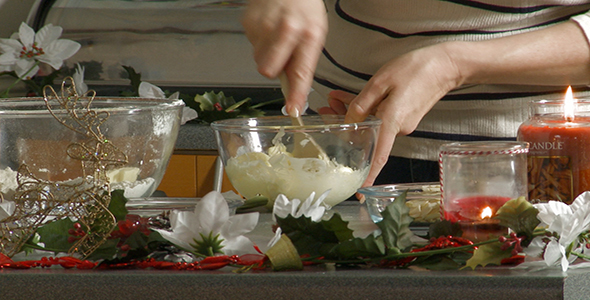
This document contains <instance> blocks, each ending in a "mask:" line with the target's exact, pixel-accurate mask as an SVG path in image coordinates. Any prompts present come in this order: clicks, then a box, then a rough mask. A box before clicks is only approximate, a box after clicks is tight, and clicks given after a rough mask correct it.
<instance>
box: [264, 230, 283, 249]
mask: <svg viewBox="0 0 590 300" xmlns="http://www.w3.org/2000/svg"><path fill="white" fill-rule="evenodd" d="M282 234H283V230H282V229H281V227H279V228H277V231H275V236H273V237H272V239H270V241H268V245H267V248H268V249H270V248H272V246H274V245H275V244H276V243H277V242H278V241H279V240H280V239H281V235H282Z"/></svg>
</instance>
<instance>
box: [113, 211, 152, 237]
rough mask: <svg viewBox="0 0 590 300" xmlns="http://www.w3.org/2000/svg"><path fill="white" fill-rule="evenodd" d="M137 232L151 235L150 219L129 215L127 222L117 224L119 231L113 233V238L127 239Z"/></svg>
mask: <svg viewBox="0 0 590 300" xmlns="http://www.w3.org/2000/svg"><path fill="white" fill-rule="evenodd" d="M136 231H139V232H141V233H143V234H145V235H150V232H151V231H150V228H149V219H148V218H143V217H140V216H138V215H127V216H126V217H125V220H121V221H119V222H117V229H115V230H113V232H111V238H114V239H116V238H121V239H125V238H128V237H129V236H131V235H132V234H133V233H135V232H136Z"/></svg>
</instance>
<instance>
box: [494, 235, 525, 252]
mask: <svg viewBox="0 0 590 300" xmlns="http://www.w3.org/2000/svg"><path fill="white" fill-rule="evenodd" d="M523 240H524V237H518V236H517V235H516V233H514V232H511V233H510V237H509V238H507V237H505V236H500V237H499V238H498V241H499V242H500V243H503V244H502V247H500V249H501V250H507V249H508V248H510V247H514V248H513V249H512V255H513V256H514V255H517V254H518V253H520V252H522V250H523V248H522V245H521V243H522V241H523Z"/></svg>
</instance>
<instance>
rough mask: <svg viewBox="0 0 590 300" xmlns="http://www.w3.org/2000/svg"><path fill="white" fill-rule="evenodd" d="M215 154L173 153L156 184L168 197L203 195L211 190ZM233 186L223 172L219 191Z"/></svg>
mask: <svg viewBox="0 0 590 300" xmlns="http://www.w3.org/2000/svg"><path fill="white" fill-rule="evenodd" d="M216 159H217V156H216V155H194V154H174V155H172V157H171V158H170V163H169V164H168V168H167V169H166V174H164V178H162V182H161V183H160V185H159V186H158V190H159V191H163V192H165V193H166V195H167V196H168V197H203V196H205V195H206V194H207V193H209V192H211V191H212V190H213V183H214V180H215V160H216ZM232 189H233V187H232V185H231V183H230V182H229V179H228V178H227V175H226V174H225V172H224V174H223V184H222V187H221V192H226V191H229V190H232Z"/></svg>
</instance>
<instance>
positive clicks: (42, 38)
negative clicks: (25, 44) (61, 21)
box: [31, 24, 63, 50]
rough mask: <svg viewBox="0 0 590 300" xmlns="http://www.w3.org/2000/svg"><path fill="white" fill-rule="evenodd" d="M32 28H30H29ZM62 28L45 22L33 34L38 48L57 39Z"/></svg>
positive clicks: (44, 46) (46, 45)
mask: <svg viewBox="0 0 590 300" xmlns="http://www.w3.org/2000/svg"><path fill="white" fill-rule="evenodd" d="M31 30H32V29H31ZM62 31H63V29H62V28H61V26H53V24H47V25H45V26H43V27H42V28H41V29H39V31H37V34H36V35H35V42H36V43H37V46H38V47H40V48H44V50H47V49H45V48H46V47H48V46H49V45H50V44H51V43H53V42H55V41H57V39H58V38H59V37H60V36H61V33H62Z"/></svg>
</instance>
